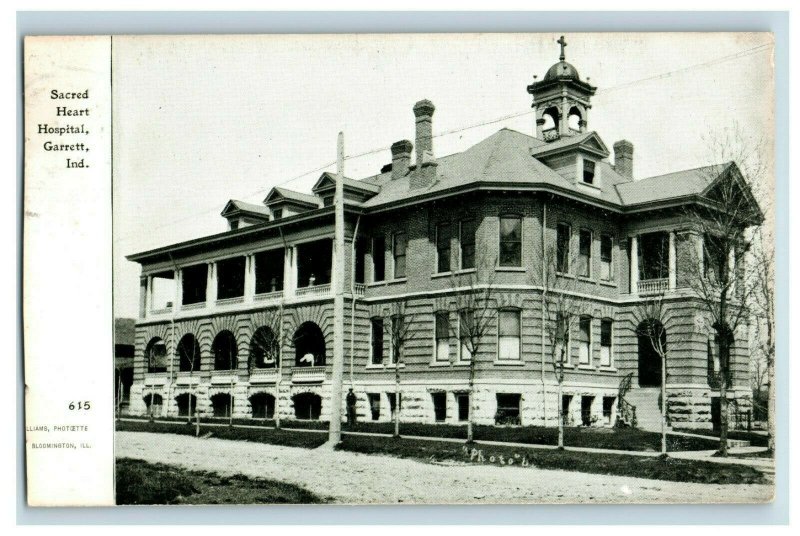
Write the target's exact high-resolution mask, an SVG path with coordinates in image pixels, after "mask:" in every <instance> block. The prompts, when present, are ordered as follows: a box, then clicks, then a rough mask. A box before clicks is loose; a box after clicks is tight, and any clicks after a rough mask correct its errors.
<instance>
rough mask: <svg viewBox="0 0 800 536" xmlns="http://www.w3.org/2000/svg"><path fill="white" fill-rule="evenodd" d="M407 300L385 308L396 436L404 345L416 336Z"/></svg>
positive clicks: (398, 434) (395, 434)
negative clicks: (392, 382)
mask: <svg viewBox="0 0 800 536" xmlns="http://www.w3.org/2000/svg"><path fill="white" fill-rule="evenodd" d="M407 309H408V303H407V302H406V300H399V301H395V302H392V303H390V304H389V305H388V307H387V308H386V309H385V313H386V315H385V317H384V322H383V329H384V330H385V331H386V334H387V335H388V336H389V345H390V346H389V352H390V356H391V357H390V358H391V360H392V364H393V365H394V437H400V404H401V392H400V373H401V368H402V364H403V363H402V359H403V347H404V346H405V344H406V343H407V342H408V341H409V340H411V339H412V338H413V336H414V332H413V331H411V329H410V328H411V325H412V323H413V322H414V314H413V313H412V314H409V313H408V312H407Z"/></svg>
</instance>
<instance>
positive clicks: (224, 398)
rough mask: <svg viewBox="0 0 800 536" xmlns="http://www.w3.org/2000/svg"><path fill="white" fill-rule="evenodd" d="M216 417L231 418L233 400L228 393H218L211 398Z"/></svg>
mask: <svg viewBox="0 0 800 536" xmlns="http://www.w3.org/2000/svg"><path fill="white" fill-rule="evenodd" d="M211 407H212V409H213V410H214V417H230V416H231V411H233V398H231V395H229V394H228V393H217V394H215V395H214V396H212V397H211Z"/></svg>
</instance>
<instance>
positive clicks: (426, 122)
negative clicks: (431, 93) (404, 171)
mask: <svg viewBox="0 0 800 536" xmlns="http://www.w3.org/2000/svg"><path fill="white" fill-rule="evenodd" d="M434 110H436V107H435V106H434V105H433V103H432V102H431V101H429V100H427V99H426V100H421V101H419V102H418V103H416V104H415V105H414V117H416V125H417V139H416V146H417V167H416V169H415V170H414V173H413V175H412V176H411V180H410V183H409V185H410V187H411V188H425V187H428V186H430V185H431V184H433V181H434V180H435V179H436V165H437V164H436V159H435V158H434V156H433V127H432V118H433V112H434Z"/></svg>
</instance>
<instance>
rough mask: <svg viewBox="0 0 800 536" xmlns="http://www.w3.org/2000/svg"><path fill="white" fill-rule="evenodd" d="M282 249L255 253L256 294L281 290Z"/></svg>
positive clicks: (283, 258) (283, 256) (283, 257)
mask: <svg viewBox="0 0 800 536" xmlns="http://www.w3.org/2000/svg"><path fill="white" fill-rule="evenodd" d="M285 256H286V255H285V254H284V250H283V249H273V250H271V251H262V252H260V253H256V255H255V262H256V294H265V293H267V292H278V291H280V290H283V264H284V260H285Z"/></svg>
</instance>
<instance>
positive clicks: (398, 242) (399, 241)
mask: <svg viewBox="0 0 800 536" xmlns="http://www.w3.org/2000/svg"><path fill="white" fill-rule="evenodd" d="M406 246H407V239H406V233H395V235H394V244H393V246H392V253H393V254H394V278H395V279H402V278H404V277H405V276H406Z"/></svg>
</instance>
